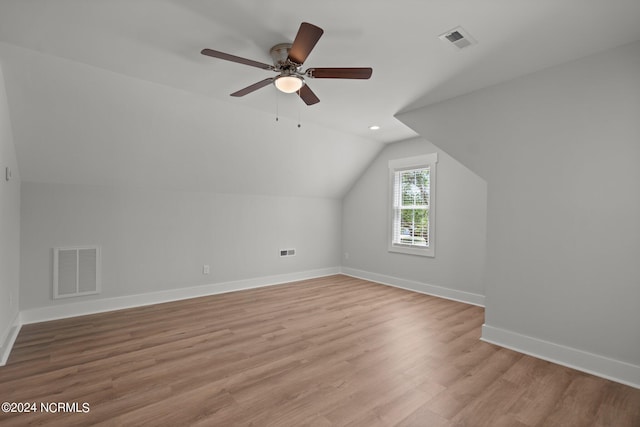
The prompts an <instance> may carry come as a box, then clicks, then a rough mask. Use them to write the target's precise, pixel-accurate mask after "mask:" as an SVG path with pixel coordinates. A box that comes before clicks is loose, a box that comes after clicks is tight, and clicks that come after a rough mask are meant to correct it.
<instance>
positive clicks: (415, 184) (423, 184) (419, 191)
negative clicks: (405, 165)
mask: <svg viewBox="0 0 640 427" xmlns="http://www.w3.org/2000/svg"><path fill="white" fill-rule="evenodd" d="M400 180H401V191H402V196H401V203H402V206H427V205H428V204H429V169H418V170H411V171H404V172H402V173H401V174H400Z"/></svg>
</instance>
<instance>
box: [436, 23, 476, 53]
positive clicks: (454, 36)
mask: <svg viewBox="0 0 640 427" xmlns="http://www.w3.org/2000/svg"><path fill="white" fill-rule="evenodd" d="M438 38H439V39H440V40H442V41H445V42H447V43H448V44H450V45H452V46H455V47H456V48H458V49H464V48H465V47H469V46H471V45H474V44H476V43H478V42H477V41H476V40H475V39H474V38H473V37H471V35H470V34H469V33H468V32H467V31H466V30H465V29H464V28H462V27H456V28H454V29H452V30H449V31H447V32H446V33H443V34H440V35H439V36H438Z"/></svg>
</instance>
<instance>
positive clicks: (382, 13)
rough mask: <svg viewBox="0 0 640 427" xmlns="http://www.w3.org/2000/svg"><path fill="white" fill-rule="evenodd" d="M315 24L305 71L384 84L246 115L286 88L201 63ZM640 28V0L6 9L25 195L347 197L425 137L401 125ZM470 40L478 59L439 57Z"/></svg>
mask: <svg viewBox="0 0 640 427" xmlns="http://www.w3.org/2000/svg"><path fill="white" fill-rule="evenodd" d="M302 21H307V22H311V23H313V24H315V25H318V26H320V27H322V28H323V29H324V30H325V33H324V35H323V36H322V38H321V39H320V41H319V42H318V44H317V45H316V47H315V49H314V50H313V52H312V53H311V55H310V56H309V58H308V59H307V61H306V63H305V66H309V67H313V66H316V67H317V66H319V67H337V66H345V67H362V66H371V67H373V70H374V71H373V76H372V78H371V79H370V80H355V81H354V80H325V79H323V80H320V79H316V80H309V81H308V83H309V85H310V86H311V87H312V88H313V90H314V92H315V93H316V94H317V95H318V97H319V98H320V100H321V102H320V103H319V104H317V105H314V106H310V107H309V106H306V105H304V104H303V103H302V102H301V101H300V99H298V98H297V96H296V95H284V94H277V92H276V89H275V88H273V87H272V86H268V87H265V88H263V89H261V90H259V91H257V92H254V93H252V94H249V95H247V96H245V97H242V98H232V97H230V96H229V94H230V93H231V92H234V91H236V90H238V89H241V88H243V87H245V86H247V85H249V84H251V83H254V82H257V81H259V80H262V79H264V78H265V77H270V76H271V75H272V73H269V72H267V71H264V70H260V69H257V68H252V67H247V66H243V65H239V64H234V63H231V62H226V61H221V60H217V59H214V58H210V57H206V56H203V55H201V54H200V51H201V50H202V49H203V48H211V49H216V50H220V51H223V52H228V53H231V54H234V55H238V56H242V57H246V58H250V59H254V60H256V61H260V62H267V63H270V62H271V59H270V57H269V49H270V47H271V46H273V45H275V44H277V43H283V42H291V41H292V40H293V37H294V36H295V34H296V31H297V29H298V27H299V25H300V23H301V22H302ZM638 22H640V2H639V1H637V0H563V1H557V0H536V1H532V0H487V1H477V0H459V1H451V0H447V1H445V0H431V1H423V0H397V1H394V2H390V1H383V0H368V1H365V0H351V1H338V0H325V1H323V2H291V1H283V0H250V1H249V0H244V1H243V0H220V1H218V0H217V1H204V0H136V1H130V0H95V1H85V0H83V1H80V0H55V1H51V0H30V1H24V0H1V1H0V66H1V67H2V71H3V75H4V78H5V85H6V89H7V93H8V97H9V99H8V101H9V107H10V112H11V122H12V128H13V135H14V140H15V144H16V150H17V153H18V161H19V166H20V173H21V177H22V179H23V180H25V181H40V182H61V183H82V184H96V185H118V186H140V187H148V186H152V187H161V188H172V189H182V190H193V191H219V192H236V193H254V194H277V195H306V196H320V197H340V196H341V195H343V194H344V193H345V191H347V190H348V188H349V187H350V185H351V184H352V183H353V181H354V180H355V179H356V178H357V176H358V175H359V174H360V173H361V172H362V170H363V169H364V168H365V167H366V165H367V164H368V163H369V162H370V161H371V160H372V158H373V157H374V156H375V155H376V153H377V152H378V151H379V150H380V148H381V147H382V145H383V144H385V143H388V142H393V141H398V140H402V139H406V138H410V137H412V136H414V135H415V134H414V133H413V131H411V130H410V129H409V128H408V127H406V126H404V125H403V124H402V123H401V122H399V121H398V120H396V119H395V118H394V116H395V114H397V113H398V112H400V111H401V110H405V109H410V108H414V107H417V106H422V105H427V104H430V103H433V102H437V101H440V100H443V99H447V98H450V97H453V96H457V95H460V94H463V93H466V92H469V91H472V90H476V89H479V88H482V87H486V86H488V85H492V84H496V83H499V82H501V81H504V80H508V79H511V78H514V77H517V76H520V75H523V74H527V73H530V72H533V71H536V70H538V69H542V68H545V67H548V66H552V65H555V64H558V63H561V62H565V61H567V60H570V59H573V58H577V57H580V56H584V55H588V54H590V53H593V52H596V51H599V50H602V49H606V48H609V47H613V46H617V45H621V44H624V43H627V42H631V41H635V40H638V39H640V25H638ZM457 26H462V27H463V28H464V29H465V30H467V31H468V32H469V33H470V34H471V35H472V36H473V37H474V38H475V39H476V40H477V41H478V44H477V45H474V46H471V47H469V48H467V49H464V50H457V49H455V48H454V47H452V46H451V45H449V44H447V43H445V42H443V41H441V40H439V39H438V35H440V34H442V33H443V32H446V31H447V30H450V29H452V28H454V27H457ZM305 68H306V67H305ZM276 116H278V117H279V120H278V121H276V120H275V118H276ZM298 124H300V125H301V126H300V127H298ZM374 124H376V125H379V126H380V127H381V129H380V130H378V131H375V132H374V131H371V130H369V129H368V127H369V126H370V125H374Z"/></svg>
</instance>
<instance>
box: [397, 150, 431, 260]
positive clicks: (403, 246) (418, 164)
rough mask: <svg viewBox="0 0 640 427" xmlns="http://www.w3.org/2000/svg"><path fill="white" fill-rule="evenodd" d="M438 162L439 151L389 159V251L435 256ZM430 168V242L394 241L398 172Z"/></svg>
mask: <svg viewBox="0 0 640 427" xmlns="http://www.w3.org/2000/svg"><path fill="white" fill-rule="evenodd" d="M437 163H438V153H431V154H426V155H422V156H415V157H406V158H403V159H393V160H389V210H388V211H389V220H388V223H389V233H388V251H389V252H397V253H403V254H409V255H419V256H425V257H432V258H433V257H435V256H436V251H435V242H436V239H435V236H436V234H435V225H436V220H435V218H436V215H435V213H436V164H437ZM423 168H429V244H428V246H420V245H413V244H409V243H399V242H394V241H393V239H394V235H396V233H395V232H394V227H395V224H396V221H395V216H396V209H395V206H394V204H395V199H396V195H395V177H396V173H397V172H402V171H406V170H412V169H423Z"/></svg>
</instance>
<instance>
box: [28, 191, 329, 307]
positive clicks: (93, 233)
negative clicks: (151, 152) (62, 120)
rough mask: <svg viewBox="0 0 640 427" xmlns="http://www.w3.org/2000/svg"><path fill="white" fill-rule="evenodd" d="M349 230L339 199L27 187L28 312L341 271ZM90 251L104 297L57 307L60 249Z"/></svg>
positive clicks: (100, 296) (67, 301)
mask: <svg viewBox="0 0 640 427" xmlns="http://www.w3.org/2000/svg"><path fill="white" fill-rule="evenodd" d="M340 227H341V202H340V200H337V199H324V198H302V197H276V196H250V195H230V194H216V193H205V192H177V191H161V190H146V189H145V190H140V189H133V188H132V189H122V188H115V187H101V186H82V185H61V184H43V183H30V182H23V183H22V261H23V262H22V277H21V283H22V285H21V304H20V305H21V309H31V308H40V307H46V306H50V305H54V304H64V303H69V302H78V301H82V300H83V299H84V300H87V299H89V300H93V299H99V298H109V297H119V296H127V295H136V294H143V293H148V292H154V291H161V290H167V289H179V288H182V287H189V286H197V285H203V284H213V283H219V282H227V281H235V280H241V279H249V278H255V277H263V276H269V275H278V274H286V273H291V272H301V271H309V270H315V269H322V268H330V267H338V266H339V265H340V247H341V241H340ZM90 244H97V245H101V247H102V258H103V264H102V293H101V295H98V296H86V297H80V298H72V299H66V300H56V301H53V300H52V299H51V295H52V285H51V283H52V282H51V271H52V248H53V247H55V246H66V245H90ZM280 248H295V249H296V250H297V254H296V256H293V257H289V258H280V257H279V249H280ZM204 264H208V265H210V267H211V274H210V275H203V274H202V267H203V265H204Z"/></svg>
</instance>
